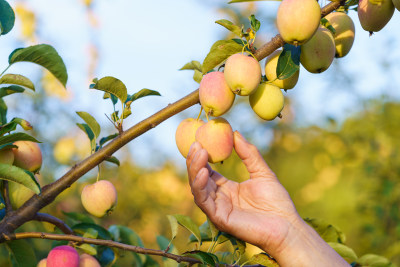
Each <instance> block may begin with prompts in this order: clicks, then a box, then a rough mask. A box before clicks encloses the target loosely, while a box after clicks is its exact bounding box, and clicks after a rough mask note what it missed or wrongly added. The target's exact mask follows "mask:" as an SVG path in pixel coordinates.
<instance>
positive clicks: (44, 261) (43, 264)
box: [36, 259, 47, 267]
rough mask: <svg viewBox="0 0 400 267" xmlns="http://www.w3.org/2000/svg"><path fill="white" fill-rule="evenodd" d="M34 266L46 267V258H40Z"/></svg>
mask: <svg viewBox="0 0 400 267" xmlns="http://www.w3.org/2000/svg"><path fill="white" fill-rule="evenodd" d="M36 267H47V259H41V260H40V261H39V262H38V264H37V265H36Z"/></svg>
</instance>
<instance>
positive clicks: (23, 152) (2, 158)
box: [0, 141, 42, 209]
mask: <svg viewBox="0 0 400 267" xmlns="http://www.w3.org/2000/svg"><path fill="white" fill-rule="evenodd" d="M13 145H15V146H16V147H13V148H6V149H3V150H1V151H0V163H2V164H8V165H14V166H17V167H19V168H22V169H25V170H27V171H30V172H33V173H37V172H38V171H39V170H40V168H41V166H42V152H41V150H40V147H39V145H38V144H37V143H35V142H30V141H16V142H14V144H13ZM35 178H36V180H37V181H38V175H37V174H36V175H35ZM38 182H39V181H38ZM8 187H9V197H10V202H11V205H12V207H13V209H17V208H19V207H20V206H22V204H24V203H25V202H26V201H27V200H28V199H29V198H31V197H32V196H33V195H34V192H33V191H32V190H30V189H28V188H27V187H25V186H23V185H20V184H18V183H15V182H11V181H10V182H9V183H8Z"/></svg>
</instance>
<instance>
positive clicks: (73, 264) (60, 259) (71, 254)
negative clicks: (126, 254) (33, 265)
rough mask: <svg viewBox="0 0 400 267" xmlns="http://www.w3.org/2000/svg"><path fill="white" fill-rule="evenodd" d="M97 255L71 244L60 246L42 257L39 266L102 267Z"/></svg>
mask: <svg viewBox="0 0 400 267" xmlns="http://www.w3.org/2000/svg"><path fill="white" fill-rule="evenodd" d="M100 266H101V265H100V263H99V262H98V261H97V260H96V258H95V257H93V256H91V255H89V254H86V253H83V254H81V255H79V253H78V251H76V249H75V248H73V247H71V246H67V245H64V246H58V247H55V248H53V249H52V250H50V252H49V254H48V255H47V258H45V259H42V260H41V261H39V263H38V264H37V267H100Z"/></svg>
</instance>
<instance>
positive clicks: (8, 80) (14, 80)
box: [0, 74, 35, 91]
mask: <svg viewBox="0 0 400 267" xmlns="http://www.w3.org/2000/svg"><path fill="white" fill-rule="evenodd" d="M0 84H15V85H21V86H24V87H26V88H29V89H31V90H33V91H35V85H34V84H33V82H32V81H31V80H29V79H28V78H26V77H25V76H23V75H19V74H5V75H3V76H2V77H1V78H0Z"/></svg>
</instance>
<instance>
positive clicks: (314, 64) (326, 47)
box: [300, 26, 336, 73]
mask: <svg viewBox="0 0 400 267" xmlns="http://www.w3.org/2000/svg"><path fill="white" fill-rule="evenodd" d="M335 53H336V48H335V40H334V39H333V36H332V33H331V32H330V31H329V30H328V29H327V28H325V27H323V26H320V27H319V28H318V30H317V32H316V33H315V34H314V36H313V37H312V38H311V39H310V40H308V41H307V42H306V43H305V44H303V45H302V46H301V54H300V62H301V64H302V65H303V67H304V68H305V69H306V70H308V71H309V72H311V73H321V72H323V71H325V70H327V69H328V68H329V66H330V65H331V63H332V61H333V59H334V58H335Z"/></svg>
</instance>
